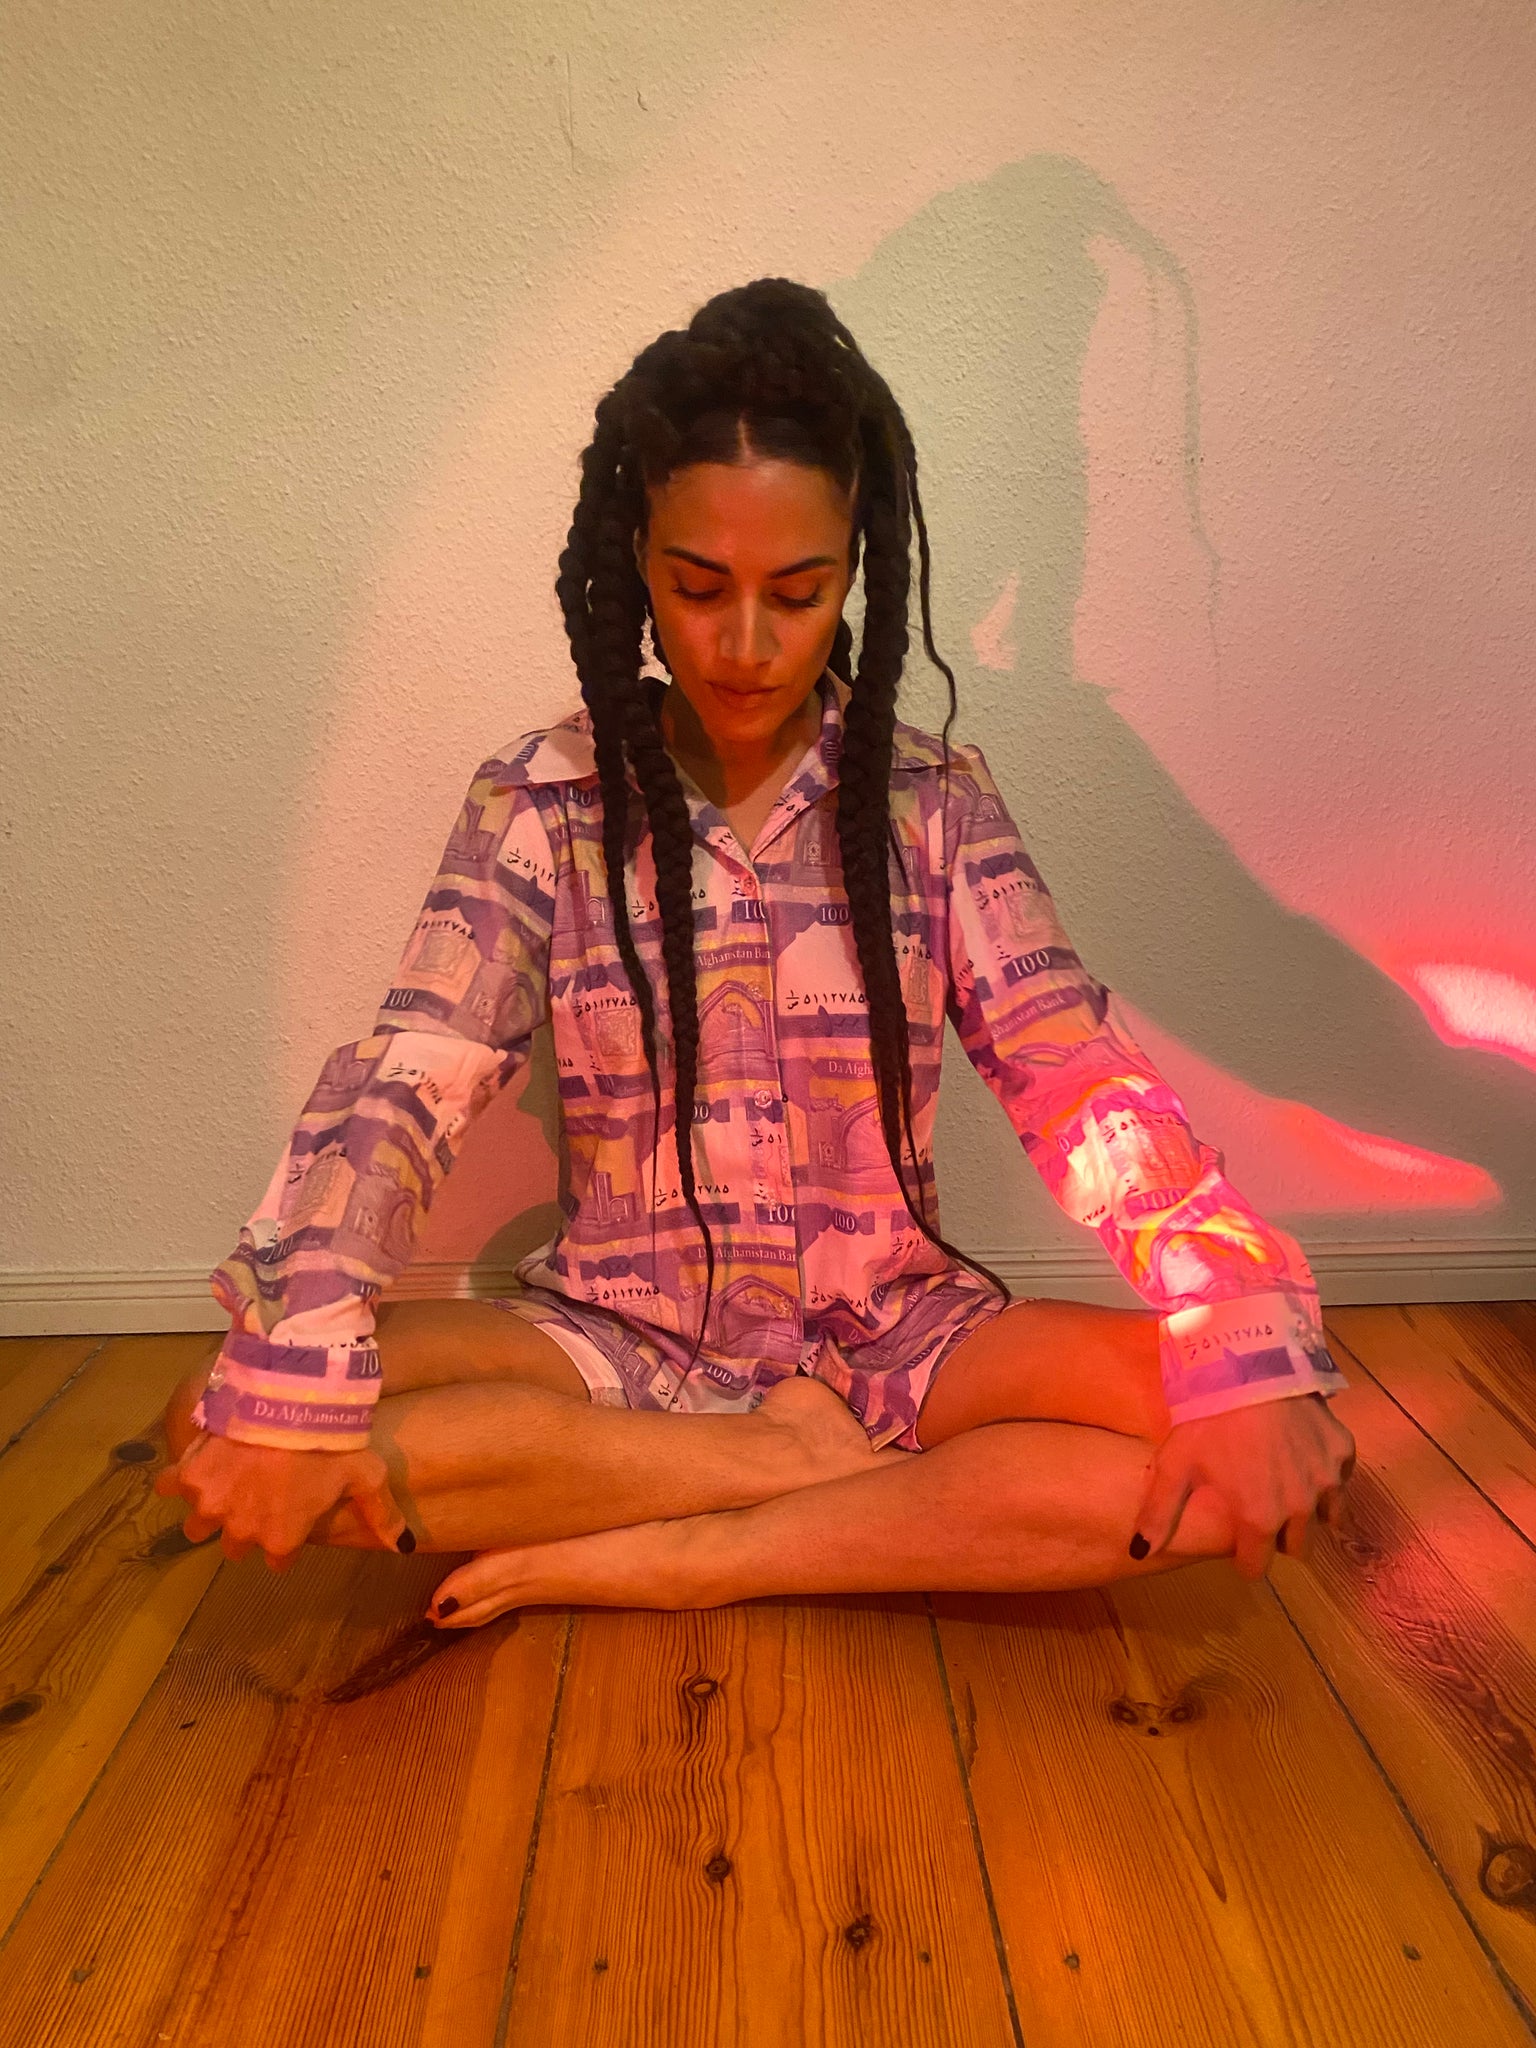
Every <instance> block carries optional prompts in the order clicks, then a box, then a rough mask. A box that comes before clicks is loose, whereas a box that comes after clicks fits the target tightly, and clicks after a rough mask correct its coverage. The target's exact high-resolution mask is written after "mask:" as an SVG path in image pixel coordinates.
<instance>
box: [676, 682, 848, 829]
mask: <svg viewBox="0 0 1536 2048" xmlns="http://www.w3.org/2000/svg"><path fill="white" fill-rule="evenodd" d="M820 727H821V693H820V691H819V690H816V689H813V690H812V691H811V693H810V695H809V696H808V697H807V698H806V699H805V701H804V703H802V704H801V705H799V706H798V708H797V709H796V710H794V711H793V712H791V714H790V715H789V717H788V718H786V719H785V721H784V723H783V724H782V725H781V726H779V727H778V728H777V730H776V731H774V732H772V733H770V734H767V735H765V736H764V737H763V738H762V739H761V740H753V741H748V742H741V743H736V742H729V741H727V742H721V741H720V740H718V739H714V738H712V737H711V736H710V734H709V733H707V732H706V731H705V729H704V726H703V723H702V722H701V720H700V718H699V714H698V713H697V712H696V711H695V710H694V708H693V706H692V705H691V704H690V703H689V701H688V699H687V698H686V697H685V696H684V695H683V693H682V691H681V690H680V689H678V687H677V685H676V684H675V683H673V684H671V685H669V687H668V689H667V693H666V695H665V697H663V699H662V702H661V736H662V739H663V740H664V741H665V743H666V746H667V749H668V751H669V752H670V753H671V754H672V755H673V756H674V757H675V758H676V759H677V761H678V762H679V763H680V764H681V766H683V767H684V768H686V769H687V771H688V773H689V774H690V775H691V776H692V777H693V779H694V781H695V782H696V783H697V784H698V785H699V787H700V789H702V790H703V792H704V794H705V795H706V796H707V797H708V798H709V800H710V802H711V803H712V804H715V805H718V806H719V807H720V808H721V809H728V808H729V807H730V806H731V805H732V804H736V803H740V802H742V801H743V799H744V798H746V797H749V796H750V795H751V794H752V792H753V791H754V790H756V789H760V788H761V787H762V785H763V783H764V782H766V781H767V779H768V778H769V776H771V775H773V774H775V773H776V772H778V771H779V770H781V769H783V768H784V767H785V766H786V765H787V764H788V763H789V762H790V761H792V760H798V759H799V758H800V756H801V755H802V754H803V753H804V752H805V750H806V748H807V747H808V746H809V745H810V744H811V741H812V740H813V739H814V738H815V737H816V734H817V732H818V731H819V730H820Z"/></svg>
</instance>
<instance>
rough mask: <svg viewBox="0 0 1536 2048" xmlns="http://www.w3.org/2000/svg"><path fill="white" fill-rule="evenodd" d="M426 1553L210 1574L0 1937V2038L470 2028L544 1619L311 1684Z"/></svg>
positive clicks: (356, 1654)
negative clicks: (377, 1672) (344, 1697)
mask: <svg viewBox="0 0 1536 2048" xmlns="http://www.w3.org/2000/svg"><path fill="white" fill-rule="evenodd" d="M448 1562H451V1561H449V1560H444V1559H442V1558H432V1557H418V1558H414V1559H403V1558H395V1557H391V1556H386V1555H384V1554H382V1553H379V1552H369V1551H354V1552H348V1551H322V1550H313V1551H309V1552H307V1553H306V1554H305V1555H304V1557H302V1558H301V1559H300V1560H299V1562H298V1564H297V1565H296V1566H295V1567H294V1568H293V1569H292V1571H290V1572H288V1573H285V1574H282V1575H274V1574H272V1573H269V1572H268V1571H267V1570H266V1569H265V1567H264V1566H263V1565H262V1564H261V1563H260V1562H259V1560H258V1559H256V1558H249V1559H247V1560H246V1561H245V1562H244V1563H242V1564H240V1565H238V1566H228V1567H226V1568H225V1570H224V1571H223V1572H222V1573H221V1574H220V1576H219V1578H218V1579H217V1580H216V1581H215V1584H214V1586H213V1589H212V1591H211V1592H210V1594H209V1595H208V1597H207V1599H206V1600H205V1601H204V1603H203V1605H202V1607H201V1608H200V1609H199V1611H198V1613H197V1615H196V1617H195V1619H194V1621H193V1623H192V1625H191V1626H190V1627H189V1629H188V1630H187V1632H186V1634H185V1636H184V1637H183V1638H182V1640H181V1642H180V1643H178V1644H177V1646H176V1648H175V1650H174V1651H173V1652H172V1654H171V1656H170V1658H169V1660H168V1662H167V1664H166V1667H165V1670H164V1673H163V1675H162V1677H161V1679H160V1681H159V1683H158V1684H157V1685H156V1686H155V1688H154V1690H153V1692H152V1693H151V1694H150V1696H149V1698H148V1699H147V1700H146V1702H145V1704H144V1707H143V1709H142V1711H141V1712H140V1713H139V1715H138V1717H137V1718H136V1719H135V1721H134V1723H133V1725H132V1727H131V1728H130V1730H129V1731H128V1734H127V1736H126V1737H125V1739H124V1741H123V1743H122V1745H121V1747H120V1748H119V1750H118V1752H117V1754H116V1755H115V1756H114V1757H113V1759H112V1762H111V1764H110V1765H109V1767H108V1769H107V1771H106V1772H105V1774H104V1776H103V1778H102V1781H101V1783H100V1785H99V1786H98V1787H97V1789H96V1791H95V1793H94V1794H93V1796H92V1798H91V1799H90V1801H89V1803H88V1805H87V1806H86V1807H85V1809H84V1811H83V1813H82V1814H81V1816H80V1818H79V1819H78V1821H77V1822H76V1824H75V1826H74V1828H73V1829H72V1830H71V1831H70V1833H69V1835H68V1837H67V1839H66V1840H65V1842H64V1843H63V1845H62V1847H61V1849H60V1851H59V1853H58V1855H57V1857H56V1859H55V1861H54V1863H53V1864H52V1866H51V1868H50V1869H49V1871H48V1873H47V1875H46V1877H45V1878H44V1880H43V1882H42V1884H41V1885H40V1886H39V1888H38V1891H37V1894H36V1896H35V1897H34V1899H33V1902H32V1904H31V1906H30V1907H29V1909H28V1911H27V1912H26V1914H25V1915H24V1916H23V1918H22V1920H21V1922H20V1924H19V1925H18V1927H17V1928H16V1931H15V1933H14V1934H13V1936H12V1938H11V1941H10V1943H9V1944H8V1946H7V1947H6V1949H5V1950H4V1952H3V1954H0V2014H3V2015H4V2017H5V2023H6V2026H7V2027H8V2028H9V2031H8V2032H5V2033H4V2038H5V2039H6V2040H11V2039H15V2040H17V2041H26V2042H27V2043H28V2044H29V2048H33V2044H36V2048H43V2044H45V2043H46V2044H50V2048H52V2044H61V2048H62V2044H79V2048H86V2044H90V2048H100V2044H104V2043H107V2042H118V2041H121V2042H124V2043H133V2044H138V2043H140V2042H144V2043H159V2042H161V2041H170V2042H175V2043H183V2044H191V2043H197V2044H204V2043H207V2044H215V2043H217V2044H224V2043H236V2042H238V2043H239V2048H300V2044H302V2048H310V2044H319V2043H338V2044H339V2043H342V2042H346V2043H351V2044H366V2048H395V2044H406V2043H409V2044H413V2048H414V2044H418V2043H426V2042H433V2043H436V2042H448V2041H453V2042H455V2043H457V2044H458V2048H470V2044H478V2043H489V2041H490V2039H491V2036H492V2032H493V2030H494V2026H495V2019H496V2013H497V2010H498V2007H499V2003H500V1998H501V1992H502V1985H503V1981H504V1978H505V1972H506V1965H507V1961H508V1956H509V1954H510V1949H511V1941H512V1933H513V1927H514V1924H515V1918H516V1911H517V1904H518V1899H519V1896H520V1893H521V1886H522V1878H523V1868H524V1863H525V1860H526V1848H527V1842H528V1836H529V1832H530V1828H531V1825H532V1818H533V1812H534V1806H535V1799H536V1793H537V1787H538V1782H539V1777H540V1772H541V1769H542V1765H543V1759H544V1754H545V1744H546V1734H547V1729H548V1725H549V1717H550V1710H551V1705H552V1701H553V1695H554V1687H555V1683H556V1679H557V1675H558V1668H559V1653H560V1650H561V1647H562V1644H563V1639H564V1629H565V1624H564V1620H563V1618H562V1617H561V1616H559V1615H558V1614H552V1613H548V1612H545V1613H540V1614H536V1615H527V1616H524V1617H522V1618H521V1619H519V1620H517V1621H513V1622H504V1623H493V1624H491V1625H490V1626H489V1627H487V1628H486V1629H484V1630H479V1631H476V1632H475V1633H474V1634H472V1635H469V1636H465V1637H462V1638H460V1639H458V1640H457V1641H456V1642H455V1643H454V1644H453V1646H452V1648H451V1649H450V1650H449V1651H447V1652H446V1653H445V1654H443V1655H442V1656H439V1657H435V1658H433V1659H432V1660H430V1661H429V1662H427V1663H426V1664H424V1665H422V1666H421V1667H420V1668H418V1669H416V1670H414V1671H412V1672H411V1673H409V1674H408V1675H407V1676H406V1677H405V1678H404V1679H403V1680H401V1681H399V1682H398V1683H396V1684H395V1685H393V1686H386V1687H384V1688H383V1689H382V1690H380V1691H376V1692H372V1693H369V1694H367V1695H366V1696H365V1697H363V1698H362V1699H359V1700H356V1701H353V1702H351V1703H350V1704H346V1705H339V1706H338V1705H331V1704H329V1703H328V1702H327V1701H326V1699H325V1693H326V1692H327V1690H329V1689H330V1688H332V1687H333V1686H334V1685H335V1684H336V1683H337V1682H338V1680H340V1679H341V1678H343V1677H344V1676H345V1674H346V1673H347V1672H349V1671H351V1670H352V1669H353V1668H354V1667H355V1666H356V1665H357V1664H358V1663H359V1662H361V1661H362V1660H364V1659H365V1658H367V1657H368V1656H370V1655H371V1654H373V1653H374V1652H376V1651H377V1650H378V1649H379V1648H380V1647H381V1646H382V1645H383V1644H385V1643H386V1642H387V1641H388V1640H389V1639H390V1638H391V1636H393V1635H394V1634H395V1632H396V1631H397V1630H399V1629H400V1628H402V1627H405V1626H409V1625H410V1624H411V1623H413V1622H414V1621H415V1620H416V1618H417V1617H418V1616H419V1614H420V1612H421V1609H422V1607H423V1605H424V1604H425V1601H426V1598H427V1595H428V1593H429V1591H430V1588H431V1586H432V1585H433V1584H435V1583H436V1581H437V1579H438V1578H439V1577H440V1576H441V1575H442V1572H443V1570H444V1569H445V1565H446V1564H447V1563H448ZM440 1973H441V1974H442V1978H443V1981H441V1982H440V1981H439V1975H440Z"/></svg>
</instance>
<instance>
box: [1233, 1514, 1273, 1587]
mask: <svg viewBox="0 0 1536 2048" xmlns="http://www.w3.org/2000/svg"><path fill="white" fill-rule="evenodd" d="M1274 1554H1275V1531H1274V1530H1272V1529H1260V1528H1257V1527H1255V1525H1254V1524H1253V1523H1252V1522H1244V1523H1242V1524H1240V1525H1239V1528H1238V1531H1237V1545H1236V1548H1235V1549H1234V1551H1233V1554H1232V1562H1233V1563H1234V1564H1235V1565H1236V1566H1237V1569H1238V1570H1239V1571H1240V1572H1241V1573H1242V1575H1243V1577H1244V1578H1245V1579H1262V1578H1263V1576H1264V1574H1265V1573H1266V1572H1267V1571H1268V1570H1269V1567H1270V1562H1271V1560H1272V1559H1273V1557H1274Z"/></svg>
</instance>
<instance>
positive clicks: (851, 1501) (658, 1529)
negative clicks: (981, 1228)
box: [437, 1422, 1235, 1627]
mask: <svg viewBox="0 0 1536 2048" xmlns="http://www.w3.org/2000/svg"><path fill="white" fill-rule="evenodd" d="M1153 1449H1154V1446H1153V1444H1152V1443H1151V1442H1150V1441H1149V1440H1148V1439H1146V1438H1143V1437H1136V1436H1126V1435H1122V1434H1120V1433H1119V1432H1117V1431H1114V1430H1108V1429H1099V1428H1095V1427H1092V1426H1090V1425H1087V1424H1083V1423H1073V1422H992V1423H987V1424H984V1425H982V1426H981V1427H979V1428H976V1429H971V1430H966V1431H964V1432H963V1433H962V1434H960V1435H958V1436H954V1437H951V1438H949V1439H948V1440H947V1441H945V1442H944V1443H941V1444H936V1445H935V1446H934V1447H933V1449H932V1450H928V1451H924V1452H922V1453H921V1454H918V1455H912V1454H909V1453H903V1452H900V1451H896V1452H882V1453H880V1455H879V1457H878V1458H877V1460H876V1467H875V1469H873V1470H870V1471H867V1472H863V1473H860V1474H856V1475H854V1476H851V1477H846V1478H841V1479H835V1480H830V1481H827V1482H824V1483H823V1484H820V1485H817V1486H812V1487H807V1488H805V1489H803V1490H801V1491H798V1492H795V1493H790V1494H786V1495H784V1496H783V1497H781V1498H778V1499H774V1500H769V1501H764V1502H762V1503H760V1504H759V1505H757V1506H754V1507H749V1508H741V1509H736V1510H734V1511H731V1512H727V1513H712V1514H703V1515H695V1516H693V1517H691V1518H689V1519H687V1520H682V1521H653V1522H649V1523H646V1524H645V1525H644V1526H642V1527H638V1528H628V1529H612V1530H608V1531H605V1532H604V1533H602V1534H600V1535H592V1536H582V1537H577V1538H574V1539H572V1540H569V1541H566V1542H561V1543H548V1544H537V1545H533V1546H530V1547H528V1548H526V1549H515V1550H501V1551H492V1552H488V1553H486V1555H484V1556H482V1557H477V1558H474V1559H472V1560H471V1561H470V1562H469V1563H468V1564H466V1565H463V1566H461V1567H460V1568H459V1569H458V1570H457V1571H455V1572H452V1573H450V1574H449V1576H448V1577H447V1578H446V1579H445V1580H444V1582H443V1584H442V1586H441V1587H440V1588H439V1589H438V1595H437V1599H438V1600H439V1601H440V1600H442V1599H445V1598H452V1599H455V1600H457V1601H458V1603H459V1607H458V1611H457V1612H456V1613H455V1614H454V1615H453V1618H452V1622H451V1624H450V1625H451V1626H453V1627H466V1626H468V1627H473V1626H475V1625H477V1624H478V1623H479V1622H482V1621H488V1620H489V1619H490V1618H491V1616H492V1615H493V1614H498V1613H501V1612H503V1611H504V1610H505V1609H506V1608H509V1607H522V1606H537V1605H551V1604H565V1603H567V1602H570V1603H574V1604H581V1605H592V1606H600V1607H661V1608H683V1607H719V1606H723V1605H725V1604H726V1603H728V1602H730V1601H733V1600H750V1599H755V1598H760V1597H762V1596H764V1595H767V1594H797V1593H847V1592H897V1591H906V1592H918V1591H923V1590H927V1589H932V1588H938V1587H944V1588H949V1589H953V1590H956V1591H959V1590H966V1589H969V1590H980V1591H989V1592H991V1591H1009V1592H1037V1591H1043V1590H1059V1589H1064V1588H1068V1587H1075V1586H1099V1585H1104V1584H1107V1583H1108V1582H1109V1581H1110V1580H1113V1579H1117V1578H1129V1577H1133V1576H1138V1575H1140V1574H1142V1573H1146V1572H1152V1571H1166V1570H1168V1569H1169V1568H1170V1567H1171V1566H1174V1565H1181V1564H1188V1563H1190V1562H1191V1561H1192V1560H1193V1559H1195V1558H1199V1557H1224V1556H1227V1555H1229V1554H1230V1553H1231V1550H1232V1546H1233V1541H1234V1536H1235V1531H1234V1529H1233V1526H1232V1522H1231V1517H1230V1513H1229V1510H1228V1508H1227V1506H1226V1504H1225V1502H1224V1501H1223V1499H1222V1497H1221V1496H1220V1494H1218V1493H1217V1492H1216V1491H1215V1490H1214V1488H1211V1487H1201V1488H1199V1489H1197V1491H1196V1492H1195V1493H1193V1494H1192V1495H1191V1496H1190V1499H1189V1501H1188V1503H1187V1504H1186V1506H1185V1509H1184V1514H1183V1517H1182V1519H1181V1521H1180V1523H1179V1527H1178V1531H1177V1534H1176V1535H1175V1537H1174V1539H1173V1541H1172V1543H1171V1544H1170V1545H1169V1546H1168V1547H1167V1548H1166V1549H1165V1550H1164V1551H1162V1552H1161V1553H1159V1555H1158V1556H1156V1557H1152V1558H1148V1559H1146V1560H1145V1561H1143V1562H1141V1563H1137V1562H1136V1561H1135V1560H1133V1559H1132V1558H1131V1557H1130V1556H1129V1555H1128V1553H1127V1548H1126V1546H1127V1545H1128V1543H1129V1542H1130V1539H1131V1534H1132V1530H1133V1528H1134V1523H1135V1515H1136V1511H1137V1509H1138V1508H1139V1506H1140V1504H1141V1499H1142V1494H1143V1490H1144V1488H1145V1486H1146V1483H1147V1477H1148V1473H1149V1469H1150V1466H1151V1462H1152V1455H1153Z"/></svg>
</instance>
